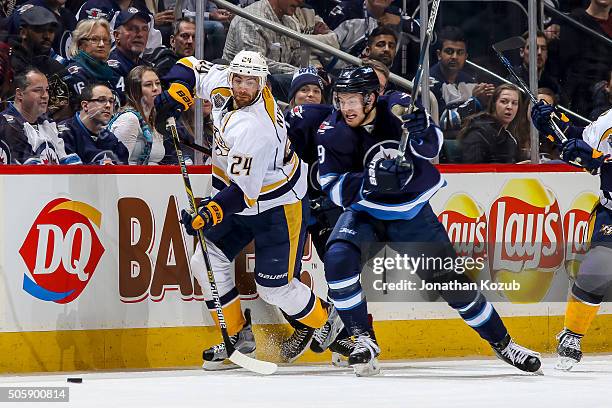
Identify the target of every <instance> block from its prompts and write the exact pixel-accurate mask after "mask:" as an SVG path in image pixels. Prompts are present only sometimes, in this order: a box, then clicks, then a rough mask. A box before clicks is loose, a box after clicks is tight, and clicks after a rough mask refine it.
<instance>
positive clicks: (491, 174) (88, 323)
mask: <svg viewBox="0 0 612 408" xmlns="http://www.w3.org/2000/svg"><path fill="white" fill-rule="evenodd" d="M441 169H442V171H443V173H444V177H445V179H446V180H447V182H448V185H447V186H446V187H444V188H443V189H441V190H440V191H439V192H438V193H437V194H436V195H435V196H434V198H433V199H432V200H431V204H432V207H433V209H434V211H435V212H436V214H440V213H441V212H443V211H448V210H449V208H447V207H448V203H449V200H450V199H451V198H452V197H453V196H455V195H457V194H459V195H463V196H467V197H469V199H471V200H472V201H473V207H474V208H480V209H481V210H482V217H481V219H480V220H479V221H480V222H482V218H483V217H484V218H487V217H488V216H489V214H490V211H491V205H492V204H493V203H495V202H499V199H500V197H501V198H503V194H502V193H503V191H504V186H506V185H507V183H508V181H510V180H514V181H513V183H515V184H516V180H519V184H520V182H525V180H528V181H527V182H525V183H527V184H529V185H532V184H533V183H534V182H533V180H536V181H535V183H536V184H537V185H540V186H541V187H540V188H541V190H542V191H544V190H545V191H547V197H548V198H549V199H550V198H551V197H553V198H554V200H555V203H556V206H558V212H559V217H560V218H562V217H563V216H564V215H566V214H567V213H568V212H569V211H572V210H574V208H573V205H574V201H576V197H579V196H580V195H581V194H582V195H584V194H587V195H588V194H591V195H593V194H597V191H598V184H599V180H598V179H597V178H595V177H592V176H590V175H588V174H586V173H582V172H577V171H575V170H573V169H572V168H570V167H568V166H469V167H465V166H461V167H460V168H459V167H458V166H441ZM190 170H191V172H192V173H193V174H192V184H193V188H194V190H195V194H196V196H198V197H204V196H205V195H206V194H207V193H208V192H209V191H210V182H211V177H210V168H208V167H192V168H190ZM458 171H463V173H459V172H458ZM466 171H469V172H470V173H465V172H466ZM143 173H144V174H143ZM521 180H522V181H521ZM568 186H570V187H569V188H568ZM0 191H1V194H2V196H1V197H2V199H1V200H0V211H1V217H0V236H1V237H2V240H1V244H0V274H1V276H2V278H1V279H0V293H1V294H2V300H1V301H0V302H1V303H2V308H1V309H0V331H1V332H2V333H3V334H2V335H0V339H1V340H0V344H2V346H3V347H5V348H4V349H5V350H15V356H21V357H19V358H17V359H16V360H15V361H12V362H8V361H6V362H4V363H3V364H0V369H1V370H2V371H17V372H20V371H53V370H68V369H75V368H78V367H81V366H83V367H93V368H115V367H168V366H175V365H179V366H180V365H195V364H197V363H198V362H199V355H200V353H201V348H202V345H204V344H211V343H213V342H215V341H216V340H217V331H216V329H215V328H214V327H212V320H211V318H210V316H209V314H208V312H206V311H204V310H203V302H202V295H201V291H200V289H199V287H198V285H197V284H196V283H195V279H194V278H193V274H192V273H191V271H190V268H189V262H188V260H189V257H190V256H191V254H192V253H193V250H194V247H193V243H192V240H191V238H190V237H188V236H187V235H186V234H185V233H184V232H183V231H182V229H180V228H178V214H179V212H180V209H181V208H186V207H187V203H186V199H185V193H184V190H183V187H182V183H181V180H180V175H179V173H178V169H176V168H173V167H166V166H155V167H153V166H151V167H147V168H144V169H135V168H134V167H129V166H115V167H112V168H110V167H95V168H94V167H87V166H70V167H62V168H51V167H48V168H43V167H30V168H24V167H13V166H7V167H5V168H4V169H0ZM464 198H465V197H464ZM61 199H64V200H63V201H62V200H61ZM58 200H59V201H58ZM66 203H68V204H66ZM74 203H77V204H74ZM80 203H83V204H85V205H82V204H80ZM553 207H554V205H553ZM45 209H46V211H45ZM453 209H454V210H456V208H455V207H453ZM50 210H52V211H50ZM545 211H549V212H550V208H548V209H545ZM43 213H44V214H43ZM41 214H42V215H41ZM40 217H42V220H40V219H39V221H38V222H37V221H36V220H37V218H40ZM83 217H84V218H83ZM120 219H121V222H120ZM477 221H478V220H477ZM477 221H475V222H477ZM98 224H99V225H98ZM148 224H150V225H149V226H150V229H151V231H150V232H151V234H150V236H149V235H147V231H145V230H146V229H147V228H148V227H147V225H148ZM69 231H70V232H69ZM43 235H46V237H44V238H42V236H43ZM84 236H86V237H85V238H84ZM28 237H29V239H28ZM45 238H46V241H45ZM96 238H97V240H98V242H97V244H96V243H93V241H96ZM141 239H143V240H144V241H139V240H141ZM145 241H146V242H145ZM149 241H150V242H149ZM45 242H46V245H45ZM143 242H145V243H146V244H147V245H144V244H143ZM136 244H139V245H140V246H143V245H144V247H146V248H145V250H144V251H143V250H140V249H136V250H135V249H134V248H132V247H133V246H134V245H136ZM56 246H57V247H58V248H59V247H61V249H57V250H56V248H55V247H56ZM88 246H92V248H93V247H96V248H97V251H96V250H93V249H91V250H88V249H86V250H84V251H83V248H87V247H88ZM136 246H138V245H136ZM79 247H80V248H79ZM100 247H101V248H103V250H102V251H100V249H99V248H100ZM160 248H161V253H160ZM130 251H132V252H134V253H137V255H136V256H134V255H133V254H132V252H130ZM100 252H101V253H100ZM143 253H146V258H142V256H143ZM307 253H308V255H307V257H305V259H303V264H304V267H303V269H304V270H306V271H308V272H309V273H310V275H311V276H312V277H313V286H314V288H315V291H316V292H317V293H318V294H319V295H323V294H324V293H325V291H326V286H325V281H324V277H323V265H322V263H321V262H320V260H319V259H318V257H317V256H316V253H314V251H307ZM84 254H85V255H84ZM242 255H243V256H244V259H243V260H242V262H241V267H242V264H244V269H245V270H243V271H241V276H246V277H247V278H248V276H249V274H250V275H251V276H252V269H253V268H252V263H253V257H252V255H251V254H242ZM138 256H140V258H138ZM95 258H98V259H97V260H96V259H95ZM132 258H134V259H136V258H138V259H140V260H141V261H143V260H144V262H145V263H148V265H149V266H146V265H145V267H144V268H143V267H142V265H140V264H138V262H132V261H133V259H132ZM77 259H78V260H81V261H86V262H83V263H85V264H88V266H86V267H84V268H81V269H79V267H78V266H76V267H75V265H74V261H75V260H77ZM130 259H132V261H130ZM94 261H95V262H94ZM71 262H72V264H71ZM94 264H95V265H94ZM562 264H563V265H560V267H559V268H558V270H557V271H555V276H556V277H557V279H556V280H554V282H552V283H551V285H552V286H551V289H552V288H553V286H554V285H557V286H560V287H561V289H563V286H564V285H565V284H569V280H565V281H564V280H562V279H559V277H562V276H565V265H564V262H562ZM71 268H72V269H71ZM52 269H53V270H52ZM85 269H88V270H85ZM149 269H150V272H148V270H149ZM68 270H70V271H68ZM92 271H93V272H92ZM481 273H489V271H488V270H485V271H482V272H481ZM79 275H80V277H79ZM82 279H85V280H82ZM26 281H28V282H29V284H28V285H26V286H28V290H27V291H26V290H25V289H24V282H26ZM147 281H148V282H147ZM241 286H243V287H240V286H239V288H240V289H241V295H242V299H243V307H245V306H246V307H250V308H251V309H252V310H253V317H254V322H255V323H256V324H257V325H258V327H256V335H258V334H259V335H264V336H272V338H273V339H275V340H277V338H278V337H279V336H280V335H286V334H287V333H288V330H287V328H286V326H284V325H279V323H281V322H282V318H281V316H280V314H279V313H278V311H277V310H276V309H275V308H273V307H270V306H269V305H266V304H265V303H263V302H262V301H261V300H260V299H258V298H257V295H256V293H253V291H252V287H251V286H250V285H248V284H247V285H241ZM37 287H38V288H42V289H43V290H40V291H38V289H36V288H37ZM32 288H34V289H32ZM556 289H557V290H558V289H559V288H556ZM71 290H75V291H76V292H78V296H76V297H75V298H74V299H72V300H69V301H68V302H66V296H67V295H66V293H69V292H70V291H71ZM45 291H48V292H45ZM49 292H51V295H49ZM53 292H55V293H56V295H53ZM549 292H552V290H549ZM32 293H34V294H35V295H38V296H42V297H45V295H48V296H51V297H53V296H55V297H57V293H62V294H63V295H62V296H64V299H63V300H62V299H55V300H49V299H47V300H44V299H41V298H40V297H36V296H35V295H33V294H32ZM41 293H42V295H41ZM72 296H74V293H73V295H72ZM69 297H70V296H69V295H68V298H69ZM492 300H494V301H496V304H497V308H498V309H499V311H500V313H501V314H502V315H503V316H509V317H511V318H509V319H508V325H509V326H510V328H511V330H514V332H513V334H514V335H515V336H516V337H517V338H523V337H524V338H526V339H528V341H531V342H532V344H533V345H534V346H539V347H540V349H542V348H544V349H546V350H550V349H551V347H553V343H554V342H553V337H554V333H555V332H556V331H558V330H559V329H560V327H561V326H562V317H561V315H562V314H563V311H564V305H563V304H562V303H554V302H553V303H551V302H546V297H545V296H544V298H543V299H542V301H543V302H540V303H535V304H528V305H525V304H513V303H510V302H507V301H504V297H503V296H499V298H498V299H492ZM62 302H66V303H62ZM370 311H371V312H372V313H373V315H374V319H375V321H376V328H377V335H378V336H379V337H380V338H381V342H383V343H386V344H393V347H392V349H390V350H387V351H386V353H384V356H385V357H386V358H406V357H436V356H455V355H457V356H459V355H473V354H480V353H486V352H487V349H486V348H484V347H482V344H479V342H478V341H477V338H475V336H474V335H473V334H471V332H470V331H469V330H468V329H466V328H465V327H464V325H463V323H462V322H461V321H460V320H459V319H457V318H456V314H455V312H454V311H452V310H450V309H449V308H448V307H447V306H446V305H445V304H443V303H429V302H423V301H420V302H404V303H385V302H381V303H374V304H372V305H371V307H370ZM610 327H612V306H610V304H605V305H604V306H603V307H602V310H601V312H600V316H598V318H597V319H596V320H595V323H594V331H596V332H597V333H599V334H600V336H599V337H598V336H593V337H592V338H591V339H592V342H591V343H590V342H589V341H587V342H586V344H585V347H586V349H587V350H591V351H612V348H611V346H610V344H612V342H611V341H610V338H607V337H606V336H609V335H607V334H606V333H610V330H609V328H610ZM600 329H601V330H600ZM457 332H459V333H465V335H463V334H462V336H461V341H459V342H458V344H456V347H454V348H449V347H448V345H445V346H442V345H440V346H435V344H436V343H439V341H438V340H436V341H432V337H436V339H440V338H444V337H445V336H447V335H452V334H456V333H457ZM378 333H379V334H378ZM405 338H411V339H419V340H411V342H410V344H404V343H406V342H405V341H403V340H404V339H405ZM385 339H387V341H386V342H385ZM587 340H588V339H587ZM432 344H433V345H432ZM275 347H276V346H275V344H273V342H272V343H271V344H270V345H268V346H266V347H262V346H260V349H259V352H260V354H262V355H263V356H264V357H271V358H274V357H275V356H276V355H277V350H276V349H275ZM41 357H44V358H41ZM320 359H321V356H316V355H311V354H309V353H307V354H306V355H305V356H304V357H303V360H304V361H316V360H320ZM42 360H44V361H42Z"/></svg>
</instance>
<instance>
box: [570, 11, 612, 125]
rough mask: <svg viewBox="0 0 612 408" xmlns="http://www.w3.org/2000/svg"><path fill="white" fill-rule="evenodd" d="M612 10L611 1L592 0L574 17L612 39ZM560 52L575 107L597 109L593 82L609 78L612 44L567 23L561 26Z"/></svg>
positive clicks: (582, 111)
mask: <svg viewBox="0 0 612 408" xmlns="http://www.w3.org/2000/svg"><path fill="white" fill-rule="evenodd" d="M611 9H612V1H610V0H591V2H590V4H589V6H588V7H587V8H586V9H576V10H574V11H573V12H572V13H571V15H570V17H572V18H573V19H575V20H577V21H578V22H579V23H581V24H583V25H585V26H587V27H588V28H590V29H592V30H594V31H596V32H598V33H600V34H601V35H603V36H604V37H608V38H612V29H610V27H611V25H610V23H609V22H610V19H611V17H610V10H611ZM559 53H560V64H559V67H560V68H561V70H562V71H561V74H560V78H561V80H562V86H563V89H564V91H565V93H566V94H567V95H568V97H569V99H570V101H571V108H572V109H573V110H575V111H576V112H578V113H580V114H582V115H585V116H586V115H588V114H589V113H590V112H591V109H592V108H593V94H592V89H593V85H595V84H596V83H597V82H599V81H602V80H604V79H606V77H607V76H608V71H609V70H610V67H612V52H610V46H609V45H608V44H607V43H605V42H604V41H602V40H600V39H597V38H594V37H592V36H591V35H590V34H587V33H586V32H584V31H582V30H580V29H579V28H576V27H574V26H573V25H571V24H565V25H563V26H561V38H560V44H559Z"/></svg>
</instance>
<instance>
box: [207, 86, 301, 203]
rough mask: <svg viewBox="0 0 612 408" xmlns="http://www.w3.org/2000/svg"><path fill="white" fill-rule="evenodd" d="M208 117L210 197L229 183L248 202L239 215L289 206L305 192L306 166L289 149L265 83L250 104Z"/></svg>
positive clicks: (282, 126)
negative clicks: (211, 133) (211, 126)
mask: <svg viewBox="0 0 612 408" xmlns="http://www.w3.org/2000/svg"><path fill="white" fill-rule="evenodd" d="M229 104H232V102H231V101H229ZM213 119H214V125H215V135H214V150H213V158H212V166H213V195H214V194H216V193H217V192H218V191H220V190H221V189H222V188H223V186H224V185H225V186H227V185H229V183H230V182H234V183H235V184H236V185H238V187H240V189H241V190H242V192H243V193H244V200H245V202H246V204H247V206H248V208H246V209H245V210H243V211H242V212H240V213H239V214H241V215H255V214H258V213H260V212H263V211H266V210H268V209H270V208H273V207H277V206H279V205H284V204H292V203H295V202H297V201H299V200H301V199H302V198H303V197H304V196H305V195H306V189H307V182H306V176H307V173H308V169H307V165H306V164H305V163H304V162H302V160H300V159H299V158H298V156H297V154H295V152H293V150H292V149H291V148H290V143H289V139H288V138H287V129H286V125H285V119H284V117H283V113H282V111H281V110H280V108H279V107H278V105H277V104H276V101H275V100H274V98H273V97H272V94H271V92H270V90H269V89H268V88H267V87H266V88H264V90H263V92H262V94H261V96H260V97H259V99H258V100H257V101H256V102H255V103H254V104H252V105H250V106H247V107H244V108H240V109H236V110H233V109H231V107H230V109H227V108H225V109H223V110H221V111H218V112H215V113H213Z"/></svg>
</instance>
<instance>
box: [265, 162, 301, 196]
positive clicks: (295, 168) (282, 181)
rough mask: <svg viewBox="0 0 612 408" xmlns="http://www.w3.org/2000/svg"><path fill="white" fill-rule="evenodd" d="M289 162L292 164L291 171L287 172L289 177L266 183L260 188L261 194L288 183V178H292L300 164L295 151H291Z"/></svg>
mask: <svg viewBox="0 0 612 408" xmlns="http://www.w3.org/2000/svg"><path fill="white" fill-rule="evenodd" d="M289 163H291V164H293V167H292V168H291V172H290V173H289V177H287V178H284V179H281V180H279V181H277V182H275V183H272V184H268V185H267V186H263V187H262V188H261V194H263V193H268V192H270V191H273V190H276V189H277V188H279V187H281V186H282V185H284V184H285V183H288V182H289V180H291V179H292V178H293V176H294V175H295V172H296V171H297V169H298V167H299V166H300V160H299V159H298V157H297V155H296V154H295V153H293V156H291V161H290V162H289Z"/></svg>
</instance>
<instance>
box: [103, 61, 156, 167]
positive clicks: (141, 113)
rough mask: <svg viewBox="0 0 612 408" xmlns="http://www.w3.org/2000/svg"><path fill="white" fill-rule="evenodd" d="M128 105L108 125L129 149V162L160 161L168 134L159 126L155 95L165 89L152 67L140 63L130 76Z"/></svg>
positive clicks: (148, 162)
mask: <svg viewBox="0 0 612 408" xmlns="http://www.w3.org/2000/svg"><path fill="white" fill-rule="evenodd" d="M126 88H127V92H126V94H127V95H126V96H127V103H126V105H125V106H124V107H123V108H122V109H121V110H120V111H119V113H117V114H116V115H115V116H114V117H113V119H111V122H110V123H109V125H108V127H109V128H110V130H111V132H113V133H114V134H115V135H116V136H117V139H119V141H121V142H122V143H123V144H124V145H125V146H126V147H127V149H128V151H129V158H128V163H129V164H158V163H159V162H160V161H161V160H162V159H163V158H164V156H165V148H164V138H163V136H162V135H161V133H160V132H158V131H157V130H156V129H155V116H156V112H155V97H156V96H158V95H159V94H160V93H161V91H162V88H161V82H160V80H159V77H158V76H157V74H156V73H155V71H154V70H153V68H151V67H147V66H145V65H140V66H138V67H136V68H134V69H133V70H131V71H130V73H129V75H128V76H127V78H126Z"/></svg>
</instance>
